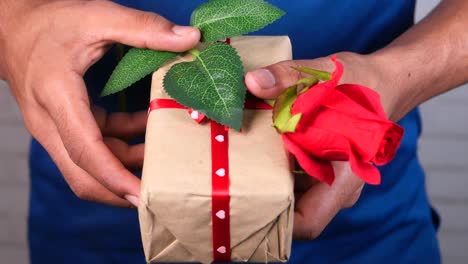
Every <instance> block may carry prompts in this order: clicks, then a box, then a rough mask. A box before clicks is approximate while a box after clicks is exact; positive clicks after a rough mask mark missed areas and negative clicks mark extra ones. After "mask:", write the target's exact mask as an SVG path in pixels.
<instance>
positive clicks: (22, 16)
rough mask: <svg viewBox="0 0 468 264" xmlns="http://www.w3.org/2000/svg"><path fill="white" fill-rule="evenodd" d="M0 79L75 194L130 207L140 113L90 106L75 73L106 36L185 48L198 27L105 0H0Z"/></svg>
mask: <svg viewBox="0 0 468 264" xmlns="http://www.w3.org/2000/svg"><path fill="white" fill-rule="evenodd" d="M0 8H1V9H0V60H2V61H1V62H0V65H2V66H1V67H0V77H3V78H5V79H6V80H7V81H8V83H9V86H10V88H11V90H12V92H13V94H14V96H15V97H16V100H17V102H18V105H19V107H20V109H21V111H22V113H23V117H24V121H25V124H26V128H27V129H28V130H29V132H30V133H31V134H32V135H33V136H34V137H35V138H36V139H37V140H38V141H39V142H40V143H41V144H42V145H43V146H44V147H45V148H46V150H47V152H48V153H49V154H50V155H51V157H52V159H53V160H54V162H55V163H56V164H57V166H58V167H59V169H60V171H61V172H62V174H63V175H64V177H65V179H66V181H67V182H68V184H69V185H70V187H71V189H72V190H73V191H74V192H75V194H76V195H77V196H78V197H80V198H82V199H86V200H91V201H96V202H102V203H106V204H110V205H115V206H124V207H128V206H132V205H134V206H136V205H137V204H138V197H139V193H140V181H139V180H138V178H136V177H135V176H134V175H133V174H132V173H130V172H129V171H128V170H127V168H138V167H141V164H142V159H143V146H142V145H137V146H128V145H127V143H126V140H127V139H129V138H132V137H134V136H137V135H138V134H142V133H143V132H144V129H145V121H146V115H145V114H144V113H138V114H132V115H130V114H114V115H107V114H106V113H105V112H104V111H103V110H102V109H96V108H94V109H93V111H91V105H90V101H89V98H88V93H87V90H86V87H85V83H84V81H83V78H82V76H83V75H84V73H85V72H86V70H87V69H88V68H89V67H90V66H91V65H92V64H93V63H95V62H96V61H97V60H99V58H101V57H102V56H103V54H104V53H105V52H106V50H107V49H108V47H109V45H111V44H112V43H113V42H120V43H124V44H127V45H131V46H135V47H140V48H150V49H156V50H168V51H185V50H188V49H190V48H192V47H194V46H195V45H196V44H197V43H198V41H199V38H200V32H199V31H198V30H197V29H195V28H192V27H181V26H176V25H174V24H172V23H171V22H169V21H167V20H166V19H164V18H163V17H161V16H159V15H156V14H153V13H147V12H141V11H137V10H133V9H129V8H125V7H123V6H119V5H117V4H114V3H112V2H110V1H102V0H88V1H83V0H62V1H46V0H40V1H24V0H2V3H1V4H0Z"/></svg>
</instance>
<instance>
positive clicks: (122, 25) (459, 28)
mask: <svg viewBox="0 0 468 264" xmlns="http://www.w3.org/2000/svg"><path fill="white" fill-rule="evenodd" d="M467 14H468V1H465V0H445V1H443V2H442V3H441V5H440V6H439V7H438V8H437V9H436V10H435V11H434V12H433V13H432V14H431V15H430V16H429V17H428V18H426V19H425V20H424V21H423V22H421V23H420V24H418V25H417V26H415V27H414V28H413V29H411V30H410V31H408V32H407V33H406V34H404V35H403V36H401V37H400V38H398V39H397V40H396V41H395V42H394V43H392V44H391V45H390V46H388V47H386V48H384V49H382V50H380V51H378V52H376V53H374V54H371V55H367V56H363V55H359V54H353V53H340V54H338V58H339V60H340V61H341V62H343V63H344V65H345V67H346V73H345V76H344V78H343V82H348V83H349V82H351V83H359V84H362V85H366V86H368V87H372V88H374V89H375V90H376V91H377V92H379V93H380V94H381V96H382V98H384V99H385V100H384V101H383V102H382V103H383V105H384V108H385V110H386V112H387V114H388V116H389V117H390V118H391V119H392V120H394V121H397V120H399V119H400V118H402V117H403V116H404V115H405V114H406V113H407V112H409V111H410V110H411V109H413V108H414V107H416V106H417V105H419V104H420V103H422V102H424V101H426V100H428V99H429V98H431V97H433V96H436V95H437V94H440V93H443V92H445V91H448V90H449V89H451V88H454V87H456V86H458V85H459V84H462V83H464V82H466V81H467V80H468V72H467V69H468V65H467V63H468V54H467V51H468V44H467V42H468V36H467V33H468V32H467V31H466V25H467V24H468V18H467ZM174 32H177V33H178V34H175V33H174ZM199 38H200V33H199V31H198V30H197V29H194V28H189V27H183V28H180V27H179V28H174V27H173V24H172V23H170V22H168V21H167V20H165V19H164V18H162V17H160V16H157V15H156V14H151V13H146V12H140V11H136V10H132V9H128V8H124V7H121V6H118V5H116V4H113V3H111V2H109V1H105V0H88V1H85V0H1V1H0V79H5V80H7V81H8V83H9V85H10V88H11V90H12V93H13V94H14V96H15V97H16V100H17V102H18V105H19V107H20V109H21V111H22V113H23V117H24V122H25V125H26V127H27V129H28V130H29V131H30V133H31V134H32V135H33V136H34V137H35V138H36V139H38V140H39V142H40V143H41V144H42V145H43V146H44V147H45V148H46V150H47V151H48V153H49V154H50V155H51V156H52V158H53V159H54V161H55V163H56V164H57V166H58V167H59V169H60V171H61V172H62V174H63V175H64V177H65V179H66V180H67V182H68V184H69V185H70V187H71V189H72V190H73V191H74V192H75V194H76V195H77V196H78V197H80V198H82V199H85V200H90V201H96V202H101V203H105V204H109V205H113V206H123V207H128V206H132V205H135V206H136V205H137V204H138V195H139V190H140V182H139V180H138V179H137V178H136V177H135V176H133V174H132V173H130V172H129V171H128V170H127V168H139V167H141V164H142V161H143V145H137V146H131V147H130V146H128V145H127V143H125V140H126V139H128V138H132V137H134V136H137V135H141V134H143V133H144V128H145V122H146V114H145V113H137V114H132V115H130V114H115V115H107V114H106V113H105V112H104V111H103V110H99V109H96V108H94V107H92V106H91V105H90V102H89V99H88V94H87V92H86V87H85V84H84V82H83V79H82V76H83V74H84V73H85V72H86V70H87V69H88V68H89V67H90V66H91V65H92V64H93V63H95V62H96V61H97V60H98V59H99V58H100V57H101V56H102V55H103V54H104V52H105V51H106V49H107V47H108V45H109V44H111V43H113V42H121V43H124V44H127V45H131V46H136V47H146V48H151V49H157V50H169V51H183V50H187V49H190V48H192V47H193V46H195V45H196V43H197V42H198V41H199ZM291 65H302V66H307V67H311V68H318V69H325V70H332V66H333V65H332V64H331V62H330V60H329V58H320V59H315V60H305V61H295V62H283V63H279V64H276V65H272V66H270V67H268V68H267V71H265V70H263V71H260V72H252V73H248V74H247V76H246V84H247V86H248V88H249V89H250V91H252V92H253V93H254V94H256V95H257V96H259V97H263V98H275V97H276V96H277V95H279V94H280V93H281V91H282V90H283V89H284V88H285V87H288V86H290V85H291V84H293V83H295V82H296V81H297V80H298V79H299V78H300V76H299V75H298V74H297V73H296V72H292V71H291V68H290V66H291ZM421 65H424V67H421ZM262 72H263V74H262ZM269 72H271V73H269ZM334 168H335V173H336V181H335V183H334V184H333V186H328V185H326V184H323V183H317V182H314V181H311V180H307V179H306V181H305V183H303V184H302V186H298V189H299V191H300V192H299V194H298V198H300V199H298V200H297V204H296V206H297V209H296V215H295V226H294V235H295V237H296V238H300V239H314V238H316V237H317V236H318V235H319V234H320V233H321V232H322V231H323V229H324V228H325V227H326V226H327V225H328V223H329V222H330V221H331V220H332V219H333V217H334V216H335V215H336V214H337V213H338V212H339V211H340V210H341V209H343V208H348V207H351V206H352V205H354V203H355V202H356V201H357V200H358V199H359V196H360V192H361V190H362V188H363V186H364V183H363V182H362V181H361V180H360V179H359V178H358V177H356V176H355V175H353V174H352V172H351V170H350V168H349V165H348V164H347V163H345V162H336V163H334Z"/></svg>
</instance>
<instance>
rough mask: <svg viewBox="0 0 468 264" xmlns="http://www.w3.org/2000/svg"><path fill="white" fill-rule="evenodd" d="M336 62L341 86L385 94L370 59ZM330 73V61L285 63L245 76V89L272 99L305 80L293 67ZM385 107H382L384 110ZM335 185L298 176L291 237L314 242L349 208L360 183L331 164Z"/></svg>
mask: <svg viewBox="0 0 468 264" xmlns="http://www.w3.org/2000/svg"><path fill="white" fill-rule="evenodd" d="M338 60H340V62H342V63H343V64H344V66H345V73H344V76H343V78H342V83H359V84H361V85H364V86H368V87H372V88H376V89H382V90H385V89H386V88H385V87H382V85H384V84H386V83H387V82H385V81H384V80H385V78H386V77H385V74H383V73H381V72H379V71H378V67H374V61H373V60H372V58H371V57H367V56H362V55H358V54H353V53H340V54H338ZM297 66H305V67H309V68H314V69H319V70H325V71H329V72H332V71H333V70H334V68H333V67H334V66H333V63H332V62H331V60H330V58H320V59H315V60H302V61H285V62H281V63H278V64H275V65H271V66H269V67H266V68H264V69H259V70H256V71H254V72H249V73H247V75H246V80H245V82H246V85H247V88H248V89H249V90H250V92H252V93H253V94H254V95H256V96H258V97H260V98H266V99H273V98H276V97H277V96H278V95H280V94H281V93H282V91H284V89H286V88H288V87H290V86H291V85H294V84H295V83H296V82H297V81H298V80H300V79H302V78H304V77H308V76H306V75H304V74H302V73H300V72H298V71H296V70H294V69H293V67H297ZM385 105H386V104H384V107H385ZM333 169H334V172H335V181H334V183H333V185H332V186H329V185H328V184H326V183H322V182H318V181H316V180H314V179H313V178H311V177H310V176H308V175H298V176H296V181H295V194H296V206H295V214H294V237H295V238H296V239H315V238H316V237H318V236H319V235H320V233H321V232H322V231H323V230H324V229H325V227H326V226H327V225H328V224H329V223H330V221H331V220H332V219H333V218H334V217H335V215H336V214H337V213H338V212H339V211H340V210H342V209H345V208H349V207H351V206H353V205H354V204H355V203H356V202H357V201H358V199H359V196H360V194H361V191H362V188H363V187H364V182H363V181H362V180H361V179H360V178H358V177H357V176H356V175H354V173H353V172H352V171H351V168H350V166H349V163H347V162H338V161H337V162H333Z"/></svg>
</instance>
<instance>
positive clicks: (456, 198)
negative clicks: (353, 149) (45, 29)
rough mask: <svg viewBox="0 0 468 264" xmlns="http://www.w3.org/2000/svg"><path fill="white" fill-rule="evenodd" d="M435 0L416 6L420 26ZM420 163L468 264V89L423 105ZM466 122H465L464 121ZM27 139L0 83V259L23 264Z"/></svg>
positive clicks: (448, 252)
mask: <svg viewBox="0 0 468 264" xmlns="http://www.w3.org/2000/svg"><path fill="white" fill-rule="evenodd" d="M438 2H439V1H438V0H419V1H418V6H417V13H416V18H417V20H420V19H421V18H423V17H424V16H425V15H426V14H427V13H429V12H430V10H431V9H432V8H433V7H434V6H435V5H436V4H437V3H438ZM421 109H422V113H423V120H424V122H423V124H424V132H423V137H422V138H421V144H420V158H421V162H422V164H423V166H424V168H425V169H426V172H427V189H428V192H429V196H430V199H431V201H432V203H433V205H434V206H435V208H436V209H437V210H438V212H439V213H440V214H441V216H442V226H441V229H440V232H439V238H440V246H441V249H442V254H443V261H444V263H468V224H467V223H468V191H467V190H466V187H467V186H468V155H467V154H468V122H466V120H467V118H466V114H467V113H468V87H461V88H459V89H457V90H455V91H452V92H449V93H447V94H445V95H442V96H440V97H438V98H436V99H433V100H431V101H429V102H427V103H425V104H424V105H423V106H422V107H421ZM464 116H465V117H464ZM463 120H465V121H463ZM29 137H30V136H29V134H28V133H27V131H26V130H25V129H24V126H23V124H22V120H21V114H20V112H19V110H18V108H17V106H16V104H15V101H14V99H13V97H12V96H11V94H10V92H9V90H8V88H7V85H6V83H4V82H2V81H0V258H1V260H2V263H12V264H26V263H28V252H27V246H26V218H27V205H28V188H29V186H28V184H29V183H28V166H27V157H28V147H29V140H30V139H29Z"/></svg>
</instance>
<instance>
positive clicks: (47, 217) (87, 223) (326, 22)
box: [29, 0, 440, 264]
mask: <svg viewBox="0 0 468 264" xmlns="http://www.w3.org/2000/svg"><path fill="white" fill-rule="evenodd" d="M116 2H119V3H121V4H124V5H128V6H133V7H135V8H139V9H142V10H149V11H154V12H157V13H159V14H162V15H163V16H165V17H167V18H169V19H170V20H172V21H174V22H176V23H179V24H188V22H189V18H190V13H191V11H192V10H193V9H194V8H195V7H197V6H198V5H199V4H200V3H202V2H204V1H200V0H159V1H149V0H120V1H116ZM269 2H271V3H272V4H274V5H277V6H279V7H280V8H282V9H283V10H285V11H286V12H287V15H286V16H285V17H284V18H282V19H281V20H280V21H278V22H277V23H275V24H274V25H272V26H270V27H267V28H266V29H264V30H262V31H260V32H256V33H255V34H270V35H289V36H290V37H291V40H292V43H293V47H294V57H295V58H296V59H311V58H316V57H320V56H326V55H330V54H333V53H336V52H339V51H353V52H359V53H370V52H372V51H375V50H377V49H379V48H382V47H383V46H385V45H386V44H388V43H389V42H391V41H392V40H393V39H395V38H396V37H397V36H399V35H400V34H402V33H403V32H404V31H405V30H406V29H407V28H409V27H410V26H411V25H412V24H413V15H414V5H415V1H413V0H360V1H353V0H336V1H333V2H331V1H327V0H289V1H285V0H270V1H269ZM114 64H115V58H114V57H113V56H112V55H107V56H106V57H105V58H104V59H103V60H101V62H99V63H98V64H97V65H96V66H94V67H93V68H91V69H90V71H89V72H88V73H87V74H86V80H87V84H88V88H89V91H90V94H91V95H92V96H93V97H94V98H96V95H97V94H98V93H99V91H100V90H101V89H102V87H103V86H104V84H105V82H106V80H107V78H108V76H109V75H110V73H111V71H112V69H113V67H114ZM140 85H141V87H142V88H141V89H133V90H130V91H128V92H127V96H128V102H129V106H130V107H131V109H130V110H138V109H145V108H146V107H147V105H144V104H143V105H142V103H141V102H144V103H146V102H147V98H148V94H149V83H148V81H147V80H146V81H142V82H140ZM116 101H117V100H116V98H115V97H109V98H105V99H95V103H97V104H102V105H106V106H107V107H108V108H109V107H110V108H113V107H115V105H117V103H116ZM400 124H401V125H402V126H403V127H404V128H405V130H406V134H405V137H404V139H403V142H402V145H401V148H400V150H399V151H398V154H397V157H396V159H395V160H394V161H393V162H391V163H390V164H389V165H387V166H385V167H382V168H380V169H381V173H382V184H381V185H380V186H366V187H365V188H364V190H363V192H362V195H361V198H360V199H359V201H358V203H357V204H356V205H355V206H354V207H353V208H351V209H347V210H343V211H341V212H340V213H339V214H338V215H337V216H336V217H335V219H334V220H333V221H332V222H331V223H330V225H329V226H328V227H327V228H326V229H325V231H324V232H323V234H322V235H321V236H320V237H319V238H318V239H316V240H314V241H307V242H305V241H303V242H299V241H295V242H294V244H293V251H292V257H291V261H290V262H291V263H376V262H380V263H439V262H440V256H439V249H438V244H437V240H436V234H435V232H436V230H435V227H434V224H433V222H432V219H431V209H430V206H429V203H428V199H427V195H426V191H425V183H424V172H423V170H422V168H421V166H420V164H419V161H418V157H417V141H418V137H419V134H420V133H421V124H420V117H419V114H418V111H417V110H414V111H412V112H411V113H409V114H408V115H407V116H406V117H405V118H404V119H403V120H401V122H400ZM30 167H31V203H30V204H31V206H30V213H29V242H30V250H31V260H32V263H33V264H46V263H47V264H48V263H67V264H75V263H76V264H78V263H86V264H101V263H113V264H118V263H122V264H123V263H125V264H129V263H132V264H137V263H144V257H143V251H142V246H141V241H140V233H139V227H138V219H137V213H136V211H135V210H130V209H118V208H111V207H108V206H105V205H99V204H95V203H89V202H85V201H81V200H79V199H78V198H76V197H75V196H74V194H73V193H72V192H71V191H70V189H69V187H68V185H67V184H66V183H65V181H64V180H63V177H62V176H61V175H60V173H59V171H58V170H57V168H56V167H55V165H54V163H53V162H52V161H51V159H50V158H49V156H48V155H47V153H46V152H45V151H44V149H43V148H42V147H41V146H40V145H39V144H38V143H37V142H36V141H35V140H33V142H32V145H31V158H30Z"/></svg>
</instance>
